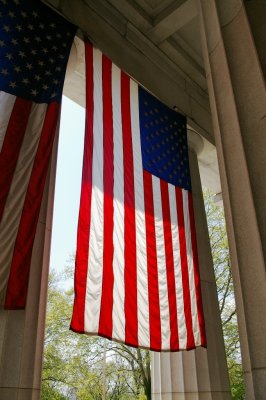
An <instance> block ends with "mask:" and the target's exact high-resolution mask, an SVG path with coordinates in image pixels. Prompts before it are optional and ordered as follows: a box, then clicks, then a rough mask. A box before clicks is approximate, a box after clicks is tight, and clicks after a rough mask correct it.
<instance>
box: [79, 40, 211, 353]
mask: <svg viewBox="0 0 266 400" xmlns="http://www.w3.org/2000/svg"><path fill="white" fill-rule="evenodd" d="M85 55H86V57H85V58H86V90H87V92H86V93H87V94H86V132H85V146H84V160H83V177H82V188H81V200H80V212H79V224H78V238H77V254H76V270H75V301H74V311H73V317H72V322H71V329H72V330H73V331H76V332H79V333H84V332H85V333H88V334H95V335H100V336H103V337H106V338H109V339H113V340H116V341H119V342H123V343H126V344H128V345H131V346H135V347H143V348H147V349H151V350H156V351H163V350H171V351H178V350H183V349H193V348H195V347H196V346H206V339H205V331H204V321H203V312H202V302H201V295H200V280H199V268H198V258H197V248H196V235H195V227H194V217H193V206H192V196H191V183H190V176H189V162H188V148H187V137H186V119H185V117H183V116H182V115H180V114H178V113H176V112H175V111H173V110H171V109H169V108H168V107H166V106H165V105H163V104H162V103H161V102H160V101H158V100H157V99H156V98H155V97H154V96H152V95H151V94H149V93H148V92H147V91H145V90H144V89H143V88H142V87H140V86H139V85H138V84H137V83H136V82H135V81H134V80H132V79H131V78H130V77H129V76H128V75H126V74H125V73H124V72H123V71H121V70H120V69H119V68H118V67H117V66H116V65H114V64H113V63H112V62H111V61H110V60H109V59H108V58H107V57H106V56H105V55H103V54H102V53H101V52H100V51H99V50H96V49H95V48H93V47H92V45H91V44H90V43H85Z"/></svg>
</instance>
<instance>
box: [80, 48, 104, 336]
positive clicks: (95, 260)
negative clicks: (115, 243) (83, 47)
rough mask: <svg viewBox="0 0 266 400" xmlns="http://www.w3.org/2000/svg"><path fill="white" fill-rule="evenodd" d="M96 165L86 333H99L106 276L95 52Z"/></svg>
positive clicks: (99, 96) (99, 61) (97, 57)
mask: <svg viewBox="0 0 266 400" xmlns="http://www.w3.org/2000/svg"><path fill="white" fill-rule="evenodd" d="M93 83H94V93H93V99H94V114H93V161H92V163H93V165H92V194H91V226H90V237H89V260H88V274H87V288H86V302H85V315H84V327H85V332H90V333H97V332H98V328H99V316H100V306H101V297H102V296H101V294H102V276H103V104H102V99H103V97H102V53H101V52H100V51H98V50H95V49H93Z"/></svg>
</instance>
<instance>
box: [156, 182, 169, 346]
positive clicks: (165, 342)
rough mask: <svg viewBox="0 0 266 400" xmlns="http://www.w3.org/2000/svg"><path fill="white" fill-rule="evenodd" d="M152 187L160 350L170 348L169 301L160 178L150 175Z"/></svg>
mask: <svg viewBox="0 0 266 400" xmlns="http://www.w3.org/2000/svg"><path fill="white" fill-rule="evenodd" d="M152 189H153V201H154V221H155V237H156V253H157V263H158V285H159V302H160V315H161V333H162V350H167V349H170V320H169V301H168V287H167V276H166V259H165V243H164V229H163V216H162V200H161V188H160V179H159V178H157V177H156V176H152Z"/></svg>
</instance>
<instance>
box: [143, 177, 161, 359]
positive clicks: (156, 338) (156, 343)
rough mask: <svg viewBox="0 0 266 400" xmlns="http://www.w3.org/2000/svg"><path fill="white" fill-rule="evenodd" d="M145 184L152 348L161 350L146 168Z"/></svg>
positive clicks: (151, 191)
mask: <svg viewBox="0 0 266 400" xmlns="http://www.w3.org/2000/svg"><path fill="white" fill-rule="evenodd" d="M143 184H144V203H145V224H146V248H147V264H148V293H149V321H150V348H151V349H152V350H157V351H160V350H161V348H162V337H161V317H160V300H159V285H158V265H157V251H156V236H155V220H154V204H153V190H152V175H151V174H150V173H148V172H147V171H145V170H144V171H143Z"/></svg>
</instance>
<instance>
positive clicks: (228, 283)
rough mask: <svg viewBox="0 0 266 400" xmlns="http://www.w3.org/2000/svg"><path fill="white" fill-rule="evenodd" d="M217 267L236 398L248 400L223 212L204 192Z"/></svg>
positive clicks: (231, 376)
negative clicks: (246, 399) (245, 397)
mask: <svg viewBox="0 0 266 400" xmlns="http://www.w3.org/2000/svg"><path fill="white" fill-rule="evenodd" d="M204 201H205V210H206V215H207V222H208V229H209V236H210V243H211V250H212V257H213V264H214V270H215V277H216V284H217V292H218V300H219V307H220V313H221V320H222V327H223V335H224V341H225V351H226V358H227V365H228V370H229V378H230V384H231V391H232V397H233V399H234V400H242V399H244V393H245V392H244V381H243V370H242V363H241V354H240V344H239V334H238V326H237V315H236V306H235V298H234V288H233V280H232V272H231V265H230V257H229V249H228V241H227V234H226V226H225V219H224V212H223V208H222V207H221V206H219V205H217V204H215V203H214V201H213V193H212V192H211V191H208V190H205V191H204Z"/></svg>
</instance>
